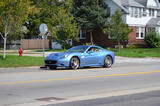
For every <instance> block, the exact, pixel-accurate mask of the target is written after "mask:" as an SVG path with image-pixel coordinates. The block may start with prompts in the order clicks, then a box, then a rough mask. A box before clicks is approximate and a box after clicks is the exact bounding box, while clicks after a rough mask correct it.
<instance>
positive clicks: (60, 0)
mask: <svg viewBox="0 0 160 106" xmlns="http://www.w3.org/2000/svg"><path fill="white" fill-rule="evenodd" d="M34 4H35V5H36V7H37V8H40V12H39V13H38V14H30V20H29V24H28V28H29V29H31V30H30V32H29V33H28V34H29V35H38V34H39V31H38V27H37V26H39V25H40V24H41V23H45V24H47V26H48V28H49V33H50V34H51V35H52V38H54V39H55V40H56V41H57V42H58V43H60V44H61V45H62V46H63V47H65V45H67V43H68V42H67V40H69V39H72V38H73V39H74V38H75V36H76V35H78V27H77V24H76V23H75V21H74V20H73V15H72V14H70V10H71V6H72V0H54V1H53V0H34Z"/></svg>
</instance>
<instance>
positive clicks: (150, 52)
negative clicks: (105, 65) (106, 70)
mask: <svg viewBox="0 0 160 106" xmlns="http://www.w3.org/2000/svg"><path fill="white" fill-rule="evenodd" d="M110 50H112V51H114V52H115V55H116V56H123V57H140V58H143V57H160V48H131V49H130V48H123V49H121V51H120V52H118V49H110Z"/></svg>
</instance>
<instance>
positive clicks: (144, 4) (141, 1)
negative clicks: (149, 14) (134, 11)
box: [135, 0, 148, 7]
mask: <svg viewBox="0 0 160 106" xmlns="http://www.w3.org/2000/svg"><path fill="white" fill-rule="evenodd" d="M135 1H136V2H138V3H140V4H141V5H143V6H145V7H146V6H147V2H148V0H135Z"/></svg>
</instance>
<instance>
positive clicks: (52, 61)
mask: <svg viewBox="0 0 160 106" xmlns="http://www.w3.org/2000/svg"><path fill="white" fill-rule="evenodd" d="M45 63H46V64H56V63H57V61H55V60H46V61H45Z"/></svg>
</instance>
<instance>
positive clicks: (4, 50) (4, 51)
mask: <svg viewBox="0 0 160 106" xmlns="http://www.w3.org/2000/svg"><path fill="white" fill-rule="evenodd" d="M6 41H7V38H6V37H4V47H3V59H5V58H6Z"/></svg>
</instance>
